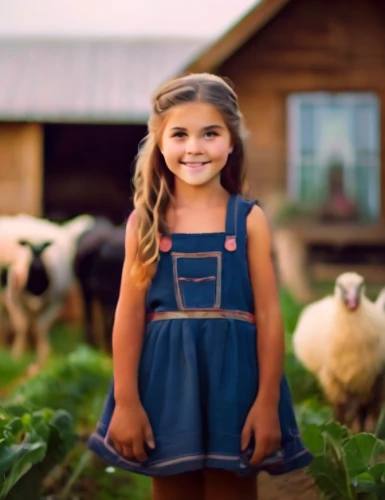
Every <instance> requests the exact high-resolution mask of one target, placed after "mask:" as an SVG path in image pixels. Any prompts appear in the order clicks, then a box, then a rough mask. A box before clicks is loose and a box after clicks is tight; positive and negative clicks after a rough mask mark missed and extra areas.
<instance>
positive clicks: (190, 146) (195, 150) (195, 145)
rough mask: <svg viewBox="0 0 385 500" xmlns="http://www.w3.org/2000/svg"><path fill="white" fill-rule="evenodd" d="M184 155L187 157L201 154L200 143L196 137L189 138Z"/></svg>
mask: <svg viewBox="0 0 385 500" xmlns="http://www.w3.org/2000/svg"><path fill="white" fill-rule="evenodd" d="M186 153H187V154H189V155H199V154H201V153H202V144H201V141H200V140H199V139H198V138H196V137H190V138H189V140H188V141H187V144H186Z"/></svg>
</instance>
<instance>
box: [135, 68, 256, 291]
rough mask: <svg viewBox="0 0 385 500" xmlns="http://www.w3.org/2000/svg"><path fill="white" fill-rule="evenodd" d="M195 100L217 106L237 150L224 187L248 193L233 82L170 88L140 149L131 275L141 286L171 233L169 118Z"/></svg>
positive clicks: (192, 80)
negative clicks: (165, 142)
mask: <svg viewBox="0 0 385 500" xmlns="http://www.w3.org/2000/svg"><path fill="white" fill-rule="evenodd" d="M190 102H204V103H207V104H211V105H212V106H214V107H215V108H216V109H217V110H218V111H219V112H220V113H221V115H222V117H223V119H224V122H225V123H226V125H227V128H228V130H229V132H230V135H231V139H232V142H233V146H234V147H233V152H232V153H231V154H230V155H229V157H228V160H227V163H226V165H225V167H224V168H223V169H222V171H221V184H222V186H223V187H224V188H225V189H226V190H227V191H228V192H229V193H230V194H240V193H242V191H243V187H244V180H245V175H244V140H245V137H246V134H245V129H244V125H243V117H242V115H241V113H240V111H239V107H238V98H237V95H236V94H235V92H234V90H233V87H232V84H231V82H230V81H229V80H227V79H226V80H224V79H222V78H220V77H218V76H215V75H210V74H206V73H202V74H192V75H188V76H183V77H181V78H176V79H174V80H171V81H169V82H167V83H166V84H164V85H163V86H162V87H161V88H160V89H159V90H158V92H157V93H156V94H155V96H154V97H153V100H152V113H151V116H150V118H149V121H148V134H147V136H146V137H145V138H144V139H143V141H142V143H141V145H140V148H139V152H138V155H137V158H136V168H135V174H134V193H135V194H134V207H135V215H136V217H135V220H136V224H137V230H138V250H137V255H136V260H135V262H134V265H133V268H132V271H131V273H132V276H133V277H134V280H135V282H136V284H137V285H138V286H139V287H146V286H147V285H148V284H149V282H150V281H151V279H152V277H153V276H154V274H155V271H156V266H157V262H158V258H159V240H160V235H163V234H167V233H168V228H167V223H166V219H165V211H166V207H167V205H168V202H169V200H170V199H171V198H172V193H173V187H174V175H173V174H172V173H171V172H170V170H169V169H168V168H167V166H166V164H165V161H164V158H163V155H162V154H161V151H160V148H159V144H160V140H161V136H162V132H163V123H164V118H165V116H166V114H167V111H168V110H170V109H171V108H172V107H174V106H177V105H180V104H185V103H190Z"/></svg>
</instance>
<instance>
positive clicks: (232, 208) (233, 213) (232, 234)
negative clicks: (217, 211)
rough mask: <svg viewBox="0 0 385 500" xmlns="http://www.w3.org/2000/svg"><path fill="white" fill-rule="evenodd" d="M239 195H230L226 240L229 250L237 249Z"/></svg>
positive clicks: (226, 246)
mask: <svg viewBox="0 0 385 500" xmlns="http://www.w3.org/2000/svg"><path fill="white" fill-rule="evenodd" d="M238 205H239V196H237V195H234V194H232V195H230V198H229V201H228V204H227V213H226V240H225V248H226V250H228V251H229V252H234V251H235V250H236V249H237V226H238Z"/></svg>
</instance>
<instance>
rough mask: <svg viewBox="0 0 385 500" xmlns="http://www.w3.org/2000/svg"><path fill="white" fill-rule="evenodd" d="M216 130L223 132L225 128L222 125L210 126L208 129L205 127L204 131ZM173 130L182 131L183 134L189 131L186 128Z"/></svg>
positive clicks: (174, 128)
mask: <svg viewBox="0 0 385 500" xmlns="http://www.w3.org/2000/svg"><path fill="white" fill-rule="evenodd" d="M216 128H217V129H218V128H219V129H222V130H223V129H224V128H225V127H223V126H222V125H208V126H207V127H203V129H202V130H203V131H204V132H207V131H209V130H213V129H216ZM171 130H180V131H181V132H186V131H187V129H186V128H184V127H173V128H172V129H171Z"/></svg>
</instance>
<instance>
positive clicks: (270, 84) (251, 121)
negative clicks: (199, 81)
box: [184, 0, 385, 283]
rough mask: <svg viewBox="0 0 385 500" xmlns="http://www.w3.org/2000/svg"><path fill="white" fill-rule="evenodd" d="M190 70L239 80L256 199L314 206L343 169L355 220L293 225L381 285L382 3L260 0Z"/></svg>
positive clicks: (384, 270)
mask: <svg viewBox="0 0 385 500" xmlns="http://www.w3.org/2000/svg"><path fill="white" fill-rule="evenodd" d="M192 72H211V73H216V74H219V75H222V76H226V77H229V78H230V79H231V80H232V81H233V83H234V85H235V89H236V91H237V93H238V96H239V100H240V106H241V109H242V111H243V114H244V117H245V121H246V125H247V128H248V130H249V134H250V135H249V141H248V153H249V166H248V172H249V175H248V177H249V181H250V187H251V192H252V194H253V196H255V197H257V198H259V199H260V200H261V201H262V202H263V201H264V200H267V199H268V198H269V195H270V194H271V193H273V192H276V191H280V192H282V193H285V194H286V195H287V196H288V198H290V200H291V201H292V202H294V203H299V204H302V205H303V206H306V207H307V208H308V209H313V210H314V211H315V212H316V213H317V210H318V209H319V208H320V207H322V204H323V203H324V202H325V199H327V197H328V196H329V195H330V192H329V191H330V189H331V187H330V182H331V176H332V175H335V173H336V172H337V174H338V175H339V176H340V181H341V182H342V183H343V193H342V194H343V197H344V199H343V201H344V202H345V204H346V203H347V202H348V201H349V202H350V208H352V207H353V206H354V209H355V215H356V217H351V220H349V218H348V217H346V220H345V221H340V222H339V223H335V222H336V221H328V222H326V221H323V222H322V223H321V222H320V221H317V219H314V220H313V221H312V223H308V224H297V225H296V230H297V231H298V234H300V236H301V237H303V238H304V239H305V241H306V242H307V244H309V246H313V247H318V250H319V251H321V250H328V249H329V250H330V252H329V256H328V260H329V261H330V262H332V261H333V259H334V260H335V262H338V261H341V262H345V263H347V264H348V266H350V267H351V261H349V259H350V260H351V259H353V260H352V263H354V259H356V264H365V266H363V269H362V270H363V272H365V273H369V275H370V276H371V277H372V278H373V279H379V280H382V282H383V283H385V147H384V146H385V106H384V103H385V3H384V2H383V1H382V0H365V1H364V2H363V1H362V0H333V1H332V0H264V1H262V2H261V3H260V4H258V5H257V6H256V7H255V8H254V9H252V10H251V11H250V12H249V13H248V15H246V16H245V17H244V18H243V19H242V20H241V21H240V22H239V23H238V24H237V25H235V26H234V27H233V29H231V30H230V31H229V32H228V33H226V34H225V35H224V36H223V37H222V38H220V39H219V40H218V41H217V42H216V43H214V44H213V45H212V46H210V47H209V48H208V49H207V50H206V51H204V52H202V53H201V54H200V55H199V56H198V57H197V58H195V59H194V60H193V61H192V62H191V63H190V64H189V65H188V66H186V68H185V70H184V73H192ZM345 250H346V251H345ZM323 255H324V254H323ZM356 268H357V269H360V266H359V265H358V266H357V267H356ZM321 271H322V274H323V275H324V276H325V275H327V274H328V268H327V267H325V266H323V267H321ZM329 274H330V276H335V268H334V267H333V268H331V269H330V273H329Z"/></svg>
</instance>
